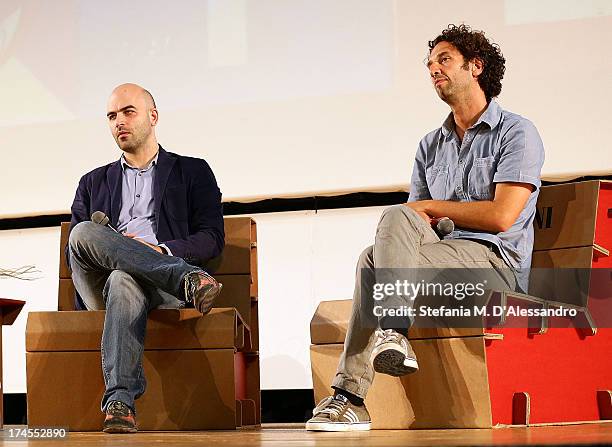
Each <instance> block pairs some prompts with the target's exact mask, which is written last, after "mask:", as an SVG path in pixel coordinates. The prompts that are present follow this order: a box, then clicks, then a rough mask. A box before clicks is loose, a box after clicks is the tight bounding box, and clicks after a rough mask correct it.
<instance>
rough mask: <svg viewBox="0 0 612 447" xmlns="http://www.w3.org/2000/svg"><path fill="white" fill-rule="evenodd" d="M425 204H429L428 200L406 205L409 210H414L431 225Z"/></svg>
mask: <svg viewBox="0 0 612 447" xmlns="http://www.w3.org/2000/svg"><path fill="white" fill-rule="evenodd" d="M423 202H427V200H420V201H418V202H408V203H404V205H405V206H407V207H408V208H412V209H413V210H414V211H416V212H417V214H418V215H419V216H421V217H422V218H423V220H424V221H425V222H427V223H428V224H430V225H431V216H430V215H429V214H427V213H426V212H425V206H426V205H425V204H424V203H423Z"/></svg>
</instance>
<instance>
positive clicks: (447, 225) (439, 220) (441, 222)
mask: <svg viewBox="0 0 612 447" xmlns="http://www.w3.org/2000/svg"><path fill="white" fill-rule="evenodd" d="M431 226H432V227H433V229H434V231H435V232H436V233H437V235H438V236H439V237H441V238H442V237H444V236H446V235H448V234H451V233H452V232H453V231H455V222H453V221H452V220H451V219H450V218H448V217H432V219H431Z"/></svg>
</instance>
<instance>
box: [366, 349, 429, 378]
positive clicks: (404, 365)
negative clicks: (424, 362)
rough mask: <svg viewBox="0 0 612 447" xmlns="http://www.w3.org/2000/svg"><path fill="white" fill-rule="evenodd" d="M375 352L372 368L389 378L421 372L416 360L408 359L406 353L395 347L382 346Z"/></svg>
mask: <svg viewBox="0 0 612 447" xmlns="http://www.w3.org/2000/svg"><path fill="white" fill-rule="evenodd" d="M379 348H380V349H378V350H377V351H375V352H373V353H372V354H373V359H372V366H373V367H374V371H376V372H378V373H382V374H387V375H389V376H394V377H400V376H405V375H407V374H412V373H414V372H417V371H418V370H419V364H418V363H417V361H416V359H413V358H410V357H406V356H405V355H404V353H402V352H400V351H398V350H397V349H394V348H393V347H391V346H389V347H385V346H384V345H381V346H380V347H379Z"/></svg>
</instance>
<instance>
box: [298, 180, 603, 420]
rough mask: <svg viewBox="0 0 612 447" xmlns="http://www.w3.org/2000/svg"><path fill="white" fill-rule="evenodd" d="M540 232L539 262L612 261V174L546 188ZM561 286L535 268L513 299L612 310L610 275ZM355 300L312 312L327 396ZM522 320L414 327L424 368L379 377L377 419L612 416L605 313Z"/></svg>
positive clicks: (374, 403) (316, 362)
mask: <svg viewBox="0 0 612 447" xmlns="http://www.w3.org/2000/svg"><path fill="white" fill-rule="evenodd" d="M535 238H536V239H535V246H534V255H533V262H532V267H545V268H550V267H572V268H585V269H596V268H607V269H609V268H612V258H611V257H610V256H609V255H610V253H609V250H610V249H611V248H612V182H606V181H587V182H579V183H570V184H562V185H553V186H546V187H543V188H542V190H541V193H540V197H539V200H538V215H537V219H536V222H535ZM591 271H592V270H591ZM559 286H560V285H559V284H556V285H555V284H553V289H552V290H550V288H549V289H547V290H545V288H543V287H542V284H538V283H537V280H536V283H534V281H533V275H532V278H531V282H530V294H531V295H521V294H507V295H506V296H505V298H506V299H508V300H525V299H527V300H533V301H534V302H536V303H540V304H542V305H546V303H547V302H546V301H545V300H544V299H542V297H541V296H538V295H537V294H544V295H546V296H545V298H546V299H548V300H551V299H554V300H555V301H560V302H562V303H568V304H569V305H570V306H575V307H576V308H579V309H580V310H582V311H583V313H584V314H585V315H587V314H588V311H589V309H591V308H592V307H593V306H596V305H601V303H603V302H606V303H607V309H609V310H611V306H610V303H611V300H612V277H610V275H609V274H608V279H607V282H605V283H604V284H602V283H601V282H600V283H599V284H598V290H596V291H593V290H590V289H589V290H588V294H587V295H588V296H586V297H584V299H583V302H580V303H576V302H572V301H565V300H564V296H565V295H564V294H563V293H558V292H559V290H563V289H559ZM561 286H563V283H561ZM589 287H590V285H589ZM533 295H536V296H533ZM492 296H496V297H498V298H499V297H500V296H501V294H500V293H497V294H493V295H492ZM606 300H607V301H606ZM351 306H352V301H351V300H338V301H323V302H321V303H320V304H319V306H318V308H317V310H316V312H315V314H314V316H313V318H312V321H311V324H310V334H311V343H312V344H311V347H310V357H311V366H312V379H313V386H314V391H315V400H316V401H317V402H318V401H319V400H320V399H322V398H324V397H325V396H327V395H329V393H330V391H331V390H330V384H331V382H332V380H333V378H334V375H335V373H336V369H337V366H338V360H339V357H340V355H341V353H342V350H343V344H344V339H345V336H346V331H347V326H348V322H349V318H350V314H351ZM600 315H601V314H600ZM512 323H513V321H510V318H508V320H507V324H506V326H505V327H504V326H502V327H494V328H487V327H486V325H485V327H484V328H439V329H434V328H414V327H413V328H411V329H410V331H409V334H408V336H409V339H410V340H411V344H412V346H413V348H414V351H415V353H416V355H417V358H418V361H419V371H418V372H417V373H415V374H411V375H407V376H404V377H402V378H396V377H391V376H387V375H384V374H377V375H376V376H375V379H374V383H373V385H372V387H371V389H370V391H369V393H368V395H367V398H366V400H365V402H366V405H367V407H368V410H369V412H370V414H371V416H372V423H373V427H374V428H377V429H402V428H404V429H405V428H428V429H434V428H489V427H494V426H498V425H512V424H520V425H525V424H540V423H571V422H580V421H596V420H608V419H612V393H611V392H610V390H612V373H611V371H612V355H610V354H611V353H612V329H611V328H610V320H608V321H607V324H604V325H603V326H604V327H597V323H598V320H597V319H595V321H589V324H587V325H585V326H584V327H579V328H575V327H559V326H560V325H559V324H557V325H556V327H551V326H552V325H549V324H546V321H545V320H544V319H541V320H540V321H539V322H538V325H536V328H535V329H536V330H533V329H534V328H533V327H531V325H527V324H524V323H523V324H522V325H521V327H519V325H517V324H514V327H512V326H513V324H512ZM514 323H516V321H514ZM526 326H530V327H526ZM605 326H607V327H605Z"/></svg>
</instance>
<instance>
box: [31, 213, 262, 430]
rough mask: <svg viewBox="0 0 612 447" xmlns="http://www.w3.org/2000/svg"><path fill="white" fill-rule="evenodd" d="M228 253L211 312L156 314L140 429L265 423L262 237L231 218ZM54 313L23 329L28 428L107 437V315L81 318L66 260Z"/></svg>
mask: <svg viewBox="0 0 612 447" xmlns="http://www.w3.org/2000/svg"><path fill="white" fill-rule="evenodd" d="M224 220H225V239H226V249H225V250H224V253H223V255H222V257H221V258H220V260H219V262H218V266H217V270H216V273H215V277H216V278H217V279H218V280H219V281H221V282H222V283H223V285H224V288H223V291H222V294H221V295H220V296H219V297H218V299H217V301H216V302H215V307H214V308H213V309H212V310H211V312H210V313H209V314H208V315H206V316H202V315H201V314H200V313H199V312H197V311H196V310H195V309H180V310H179V309H163V310H162V309H157V310H153V311H152V312H150V314H149V318H148V321H147V334H146V338H145V351H144V356H143V357H144V358H143V365H144V372H145V377H146V379H147V390H146V392H145V394H144V395H143V396H142V397H141V398H140V399H138V400H137V401H136V414H137V420H138V427H139V429H140V430H204V429H233V428H236V427H240V426H242V425H256V424H259V423H260V414H261V412H260V385H259V353H258V344H259V343H258V338H259V336H258V322H257V238H256V226H255V222H254V221H253V220H252V219H250V218H225V219H224ZM68 228H69V225H68V224H62V237H61V244H60V257H61V260H60V285H59V299H58V309H59V311H55V312H30V314H29V315H28V322H27V328H26V361H27V363H26V365H27V388H28V390H27V391H28V393H27V404H28V424H29V425H30V426H61V427H68V428H69V429H70V430H71V431H88V430H101V428H102V421H103V414H102V413H101V412H100V400H101V397H102V394H103V392H104V381H103V377H102V370H101V356H100V342H101V334H102V329H103V326H104V314H105V312H104V311H74V286H73V285H72V280H71V279H70V272H69V270H68V267H67V266H66V263H65V260H64V250H63V247H64V246H65V244H66V241H67V238H68Z"/></svg>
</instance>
